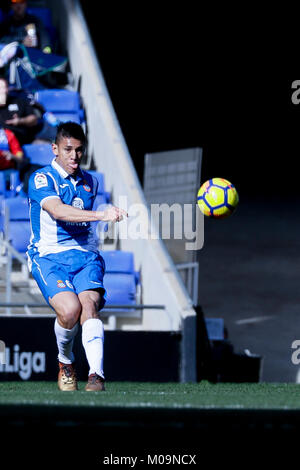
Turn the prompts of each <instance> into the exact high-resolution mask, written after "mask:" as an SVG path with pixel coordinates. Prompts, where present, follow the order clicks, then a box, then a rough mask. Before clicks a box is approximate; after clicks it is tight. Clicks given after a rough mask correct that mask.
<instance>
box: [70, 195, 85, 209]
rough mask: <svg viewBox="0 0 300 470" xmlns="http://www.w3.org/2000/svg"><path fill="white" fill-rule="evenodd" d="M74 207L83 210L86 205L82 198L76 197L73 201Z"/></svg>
mask: <svg viewBox="0 0 300 470" xmlns="http://www.w3.org/2000/svg"><path fill="white" fill-rule="evenodd" d="M72 206H73V207H76V208H77V209H83V208H84V204H83V200H82V199H81V197H75V198H74V199H73V201H72Z"/></svg>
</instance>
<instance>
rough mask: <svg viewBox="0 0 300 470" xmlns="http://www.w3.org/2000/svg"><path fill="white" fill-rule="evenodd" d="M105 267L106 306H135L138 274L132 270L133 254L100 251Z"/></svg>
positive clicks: (117, 251)
mask: <svg viewBox="0 0 300 470" xmlns="http://www.w3.org/2000/svg"><path fill="white" fill-rule="evenodd" d="M101 255H102V257H103V258H104V261H105V265H106V274H105V276H104V287H105V288H106V289H107V301H106V304H107V305H110V304H114V305H118V304H119V305H134V304H136V286H137V284H138V282H139V277H138V273H137V272H136V271H135V270H134V258H133V253H131V252H129V251H119V250H114V251H101Z"/></svg>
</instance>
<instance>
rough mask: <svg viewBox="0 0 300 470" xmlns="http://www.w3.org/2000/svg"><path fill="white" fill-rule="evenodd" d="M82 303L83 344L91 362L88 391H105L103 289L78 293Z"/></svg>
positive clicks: (89, 362)
mask: <svg viewBox="0 0 300 470" xmlns="http://www.w3.org/2000/svg"><path fill="white" fill-rule="evenodd" d="M78 298H79V301H80V303H81V316H80V322H81V325H82V344H83V347H84V350H85V353H86V358H87V361H88V364H89V368H90V369H89V379H88V384H87V386H86V388H85V389H86V390H87V391H103V390H104V389H105V388H104V372H103V345H104V328H103V323H102V321H101V320H100V318H99V313H98V311H99V308H100V305H101V301H102V290H101V289H93V290H86V291H83V292H80V293H79V294H78Z"/></svg>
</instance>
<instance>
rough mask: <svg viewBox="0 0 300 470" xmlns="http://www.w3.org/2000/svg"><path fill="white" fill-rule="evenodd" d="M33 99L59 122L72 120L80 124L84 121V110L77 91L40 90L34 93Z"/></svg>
mask: <svg viewBox="0 0 300 470" xmlns="http://www.w3.org/2000/svg"><path fill="white" fill-rule="evenodd" d="M35 99H36V100H37V101H38V102H39V103H41V104H42V105H43V106H44V108H45V110H46V111H48V112H51V113H52V114H54V116H55V117H56V118H57V119H58V120H59V121H60V122H66V121H73V122H76V123H77V124H81V123H82V122H83V121H84V111H83V109H82V108H81V105H80V95H79V93H78V92H77V91H72V90H63V89H50V90H40V91H37V92H36V93H35Z"/></svg>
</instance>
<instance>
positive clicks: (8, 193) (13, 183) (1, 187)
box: [0, 170, 20, 198]
mask: <svg viewBox="0 0 300 470" xmlns="http://www.w3.org/2000/svg"><path fill="white" fill-rule="evenodd" d="M19 185H20V174H19V172H18V171H17V170H13V171H11V174H10V183H9V188H10V189H6V183H5V177H4V173H3V172H1V171H0V196H3V197H5V198H10V197H15V196H16V193H17V187H18V186H19Z"/></svg>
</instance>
